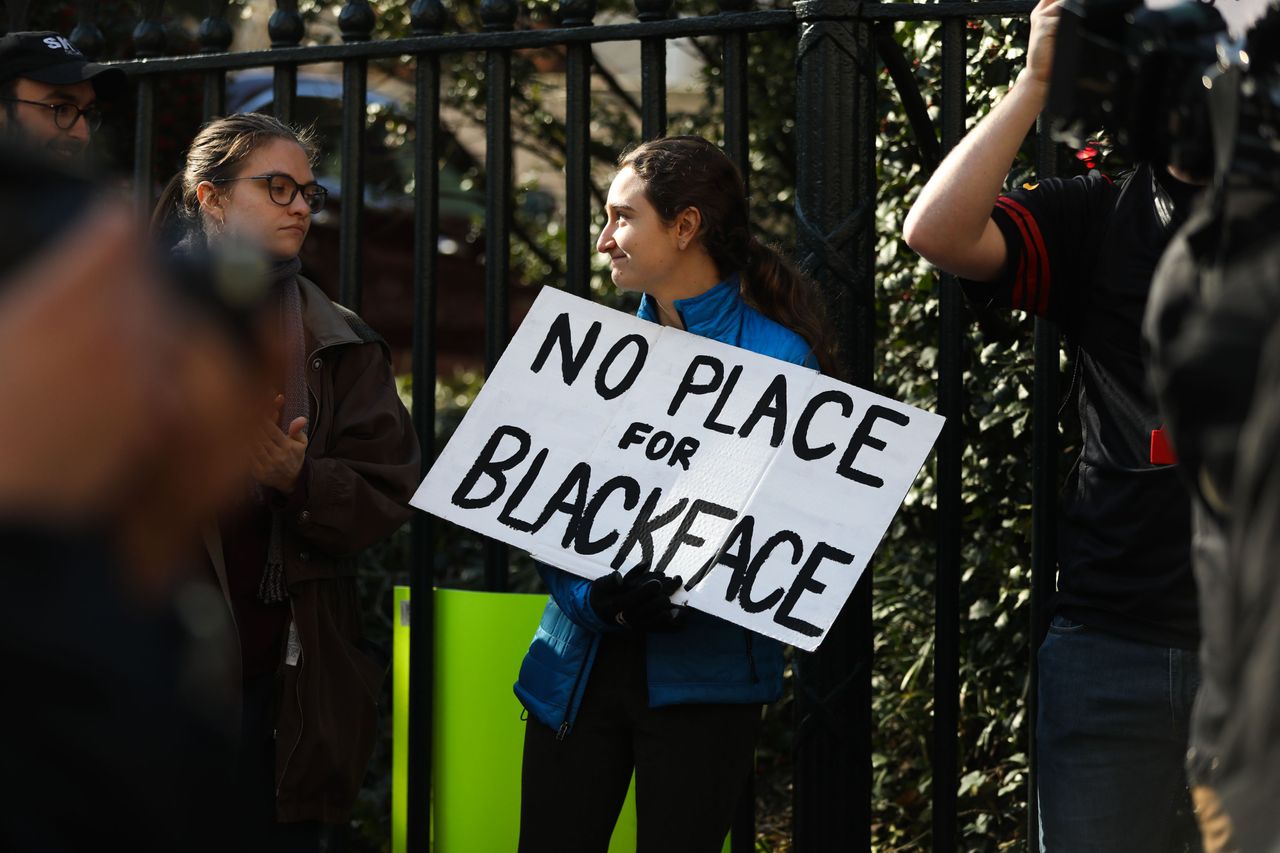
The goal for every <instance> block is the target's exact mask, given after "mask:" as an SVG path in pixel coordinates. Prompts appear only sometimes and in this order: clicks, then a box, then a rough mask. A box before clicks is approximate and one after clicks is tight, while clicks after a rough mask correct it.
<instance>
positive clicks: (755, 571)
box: [738, 530, 804, 613]
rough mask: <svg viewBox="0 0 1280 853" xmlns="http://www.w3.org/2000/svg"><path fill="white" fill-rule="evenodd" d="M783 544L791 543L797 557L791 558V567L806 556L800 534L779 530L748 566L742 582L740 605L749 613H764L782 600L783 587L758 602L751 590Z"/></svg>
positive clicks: (761, 547)
mask: <svg viewBox="0 0 1280 853" xmlns="http://www.w3.org/2000/svg"><path fill="white" fill-rule="evenodd" d="M783 542H789V543H791V548H792V550H793V551H794V552H795V556H794V557H792V558H791V565H793V566H794V565H795V564H796V563H799V562H800V558H801V557H803V556H804V543H803V542H802V541H800V536H799V535H798V534H796V533H794V532H792V531H790V530H779V531H778V532H777V533H775V534H773V535H772V536H770V537H769V538H768V539H766V540H765V543H764V544H763V545H761V546H760V550H759V551H757V552H756V555H755V556H754V557H752V558H751V565H749V566H747V573H746V576H745V577H744V578H743V580H742V594H741V595H739V596H738V603H739V604H741V605H742V609H743V610H745V611H746V612H747V613H763V612H765V611H766V610H770V609H772V608H773V606H774V605H775V604H777V603H778V599H780V598H782V587H778V588H777V589H775V590H774V591H773V592H771V593H769V594H768V595H766V596H765V597H764V598H762V599H760V600H759V601H757V600H755V599H753V598H752V597H751V588H752V587H753V586H755V583H756V578H757V577H759V576H760V567H761V566H763V565H764V561H765V560H767V559H769V555H770V554H772V553H773V549H774V548H777V547H778V546H779V545H781V544H782V543H783Z"/></svg>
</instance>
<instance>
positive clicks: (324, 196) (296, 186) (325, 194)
mask: <svg viewBox="0 0 1280 853" xmlns="http://www.w3.org/2000/svg"><path fill="white" fill-rule="evenodd" d="M277 178H284V179H286V180H288V181H289V183H291V184H293V192H291V193H289V200H288V201H283V202H281V201H276V197H275V195H273V194H272V192H271V181H274V180H276V179H277ZM235 181H266V182H267V198H269V199H271V203H272V204H275V205H279V206H280V207H288V206H289V205H291V204H293V200H294V199H295V198H297V197H298V193H300V192H302V191H303V190H305V189H307V188H308V187H315V188H316V189H317V190H319V193H318V195H319V197H320V203H319V204H318V205H313V204H312V202H311V200H310V199H308V198H307V196H306V194H305V193H304V194H303V196H302V200H303V201H305V202H306V203H307V209H308V210H310V211H311V212H312V214H316V213H319V212H320V211H322V210H324V205H325V202H326V201H328V200H329V190H328V189H326V188H325V187H324V186H323V185H322V184H321V183H320V182H319V181H312V182H311V183H309V184H300V183H298V182H297V180H295V179H294V177H293V175H286V174H285V173H284V172H275V173H272V174H268V175H245V176H244V177H241V178H215V179H213V180H211V181H209V183H211V184H230V183H234V182H235Z"/></svg>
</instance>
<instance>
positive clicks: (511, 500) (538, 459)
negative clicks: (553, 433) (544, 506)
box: [498, 447, 551, 533]
mask: <svg viewBox="0 0 1280 853" xmlns="http://www.w3.org/2000/svg"><path fill="white" fill-rule="evenodd" d="M550 452H551V451H550V450H548V449H547V448H545V447H544V448H542V449H541V450H539V451H538V455H537V456H535V457H533V464H532V465H530V466H529V470H528V471H526V472H525V473H524V476H523V477H521V478H520V482H519V483H518V484H517V485H516V487H515V488H514V489H512V490H511V494H510V495H509V496H508V497H507V502H506V503H505V504H503V506H502V512H500V513H498V522H499V523H500V524H505V525H506V526H507V527H510V528H511V529H512V530H519V531H520V532H521V533H530V532H532V531H533V523H532V522H529V521H521V520H520V519H518V518H516V517H515V511H516V508H517V507H519V506H520V502H521V501H523V500H524V496H525V495H527V494H529V489H531V488H533V483H534V481H535V480H537V479H538V474H540V473H541V472H542V465H543V463H544V462H546V461H547V454H548V453H550Z"/></svg>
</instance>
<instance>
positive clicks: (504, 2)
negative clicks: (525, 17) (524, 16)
mask: <svg viewBox="0 0 1280 853" xmlns="http://www.w3.org/2000/svg"><path fill="white" fill-rule="evenodd" d="M519 14H520V4H519V2H518V0H481V3H480V20H481V21H482V22H483V23H484V28H485V30H487V31H490V32H495V31H501V30H510V29H513V28H514V27H515V23H516V18H517V17H518V16H519Z"/></svg>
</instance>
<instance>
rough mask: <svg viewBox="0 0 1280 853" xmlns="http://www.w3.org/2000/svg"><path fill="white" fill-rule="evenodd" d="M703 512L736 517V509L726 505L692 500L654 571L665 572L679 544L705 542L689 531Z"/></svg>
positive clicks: (703, 543) (729, 517)
mask: <svg viewBox="0 0 1280 853" xmlns="http://www.w3.org/2000/svg"><path fill="white" fill-rule="evenodd" d="M703 513H705V514H707V515H714V516H715V517H716V518H723V519H726V520H729V521H732V520H733V519H735V518H737V517H738V511H737V510H736V509H729V507H727V506H720V504H717V503H712V502H711V501H704V500H702V499H701V498H697V499H695V500H694V502H693V505H692V506H690V507H689V511H688V512H687V513H685V516H684V518H682V519H681V520H680V526H679V527H677V528H676V532H675V535H674V536H672V537H671V541H670V542H669V543H667V550H666V551H665V552H664V553H663V555H662V559H661V560H659V561H658V566H657V569H656V571H659V572H662V573H664V574H665V573H666V571H667V566H669V565H671V561H672V560H673V559H675V556H676V551H678V550H680V546H681V545H691V546H693V547H694V548H699V547H701V546H703V545H705V544H706V541H707V540H705V539H703V538H702V537H701V536H694V535H692V534H690V533H689V530H690V528H692V527H693V523H694V522H695V521H697V520H698V516H699V515H702V514H703Z"/></svg>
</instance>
